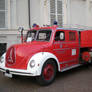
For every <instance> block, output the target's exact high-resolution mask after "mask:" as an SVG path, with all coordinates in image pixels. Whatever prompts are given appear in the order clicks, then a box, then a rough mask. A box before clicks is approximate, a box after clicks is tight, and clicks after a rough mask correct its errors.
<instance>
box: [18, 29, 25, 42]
mask: <svg viewBox="0 0 92 92" xmlns="http://www.w3.org/2000/svg"><path fill="white" fill-rule="evenodd" d="M23 30H24V28H23V27H19V28H18V31H19V32H21V42H22V43H23Z"/></svg>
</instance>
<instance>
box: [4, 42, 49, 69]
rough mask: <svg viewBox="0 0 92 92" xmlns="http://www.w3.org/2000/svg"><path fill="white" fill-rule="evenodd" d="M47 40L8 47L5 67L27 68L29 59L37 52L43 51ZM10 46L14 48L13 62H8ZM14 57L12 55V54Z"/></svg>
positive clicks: (47, 43) (46, 45)
mask: <svg viewBox="0 0 92 92" xmlns="http://www.w3.org/2000/svg"><path fill="white" fill-rule="evenodd" d="M48 45H49V42H39V41H33V42H29V43H23V44H17V45H13V46H12V47H10V48H9V49H8V51H7V53H6V61H7V62H6V67H8V68H16V69H27V64H28V61H29V59H30V58H31V57H32V56H33V55H34V54H35V53H38V52H42V51H44V48H46V47H48ZM11 48H14V50H15V51H14V52H15V62H14V63H13V64H9V63H8V58H10V54H11ZM13 57H14V56H13Z"/></svg>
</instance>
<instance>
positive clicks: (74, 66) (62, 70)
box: [60, 64, 81, 72]
mask: <svg viewBox="0 0 92 92" xmlns="http://www.w3.org/2000/svg"><path fill="white" fill-rule="evenodd" d="M79 66H81V64H77V65H73V66H71V67H68V68H65V69H61V71H60V72H64V71H67V70H70V69H72V68H76V67H79Z"/></svg>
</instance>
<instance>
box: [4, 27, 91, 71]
mask: <svg viewBox="0 0 92 92" xmlns="http://www.w3.org/2000/svg"><path fill="white" fill-rule="evenodd" d="M57 28H58V27H57V26H52V27H36V28H33V29H35V30H40V29H51V30H52V35H51V39H50V41H49V42H43V41H42V42H41V41H32V42H29V43H23V44H17V45H14V46H12V47H13V48H14V49H15V56H16V62H15V63H13V64H9V63H8V62H6V65H5V66H6V67H8V68H14V69H27V65H28V61H29V59H30V58H31V57H32V56H33V55H34V54H36V53H38V52H50V53H52V54H54V55H55V56H56V57H57V59H58V60H59V63H60V69H64V68H67V67H70V66H73V65H75V64H79V53H80V46H81V47H92V43H90V42H92V41H91V40H92V38H91V34H92V31H83V32H81V44H79V34H78V31H76V30H75V31H74V30H64V29H57ZM57 31H63V32H64V33H65V40H64V41H55V40H54V38H55V33H56V32H57ZM69 32H75V36H76V40H75V41H69ZM90 32H91V34H90ZM86 34H88V35H86ZM85 38H86V39H85ZM12 47H11V48H12ZM73 49H75V50H76V54H75V55H72V53H73ZM9 50H10V49H8V51H7V53H6V59H7V57H9V56H10V54H9ZM6 61H7V60H6Z"/></svg>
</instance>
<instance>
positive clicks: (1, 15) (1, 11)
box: [0, 0, 7, 28]
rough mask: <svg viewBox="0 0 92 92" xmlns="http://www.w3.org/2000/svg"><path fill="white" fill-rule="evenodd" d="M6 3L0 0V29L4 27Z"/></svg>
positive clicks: (4, 0)
mask: <svg viewBox="0 0 92 92" xmlns="http://www.w3.org/2000/svg"><path fill="white" fill-rule="evenodd" d="M6 1H7V0H0V28H5V27H6V12H7V10H6Z"/></svg>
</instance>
